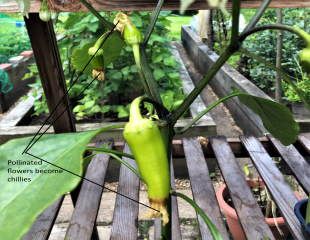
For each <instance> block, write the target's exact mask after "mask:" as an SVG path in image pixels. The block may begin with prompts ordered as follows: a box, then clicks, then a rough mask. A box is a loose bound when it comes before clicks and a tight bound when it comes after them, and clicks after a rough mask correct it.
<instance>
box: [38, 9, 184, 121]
mask: <svg viewBox="0 0 310 240" xmlns="http://www.w3.org/2000/svg"><path fill="white" fill-rule="evenodd" d="M102 14H103V15H104V17H106V18H107V19H109V20H110V21H113V19H114V16H115V14H116V13H115V12H107V13H102ZM169 14H170V12H167V11H163V12H162V13H161V14H160V16H159V20H158V22H157V24H156V26H155V29H154V33H153V34H152V36H151V38H150V41H149V46H148V48H147V55H148V57H149V59H148V60H149V63H150V67H151V69H152V71H153V74H154V77H155V79H156V81H157V82H158V84H159V86H160V94H161V96H162V98H163V101H164V105H165V106H166V107H167V108H168V109H171V108H173V107H175V105H176V104H177V103H180V102H181V101H182V100H183V98H184V95H183V92H182V85H181V81H180V78H179V68H178V64H177V62H176V60H175V59H174V57H173V56H172V54H171V52H170V46H169V44H170V41H171V38H170V37H169V36H168V35H169V29H168V28H169V26H170V24H171V21H170V20H169V18H168V16H169ZM130 18H131V19H132V21H133V23H134V24H135V25H136V26H137V27H138V28H139V29H140V31H141V32H143V31H144V30H145V29H146V27H147V26H148V24H149V20H150V13H149V12H131V13H130ZM56 29H57V34H58V35H59V36H60V40H59V42H58V45H59V49H60V53H61V58H62V62H63V67H64V71H65V76H66V79H67V85H68V86H69V85H70V84H71V83H72V81H73V80H74V79H75V78H74V77H73V78H72V76H73V74H74V76H76V75H77V73H76V71H75V69H74V66H73V64H72V58H71V57H72V54H73V53H74V51H76V50H77V49H79V48H81V47H82V46H83V45H85V43H88V42H90V41H95V40H96V39H97V38H99V37H100V36H101V35H102V34H103V33H104V32H105V31H106V29H104V28H103V27H102V26H101V25H100V24H99V22H98V20H97V18H95V17H94V16H92V15H91V14H88V13H62V14H60V15H59V16H58V20H57V22H56ZM105 78H106V79H105V81H103V82H100V81H95V82H93V83H92V84H91V86H90V87H89V88H88V89H87V90H86V91H85V92H84V94H83V96H82V97H79V96H78V95H79V93H80V92H81V90H82V89H83V88H84V87H85V86H86V85H87V84H88V83H90V81H92V77H91V75H87V74H84V75H82V76H81V77H80V78H79V80H78V82H77V83H76V84H74V86H73V88H72V89H71V91H70V99H71V102H72V103H73V106H74V108H73V112H74V113H75V116H76V118H77V119H87V118H90V117H91V118H92V119H96V118H98V119H102V118H103V117H110V118H112V119H114V120H115V119H116V118H124V117H127V116H128V105H129V103H130V102H131V100H132V99H133V98H135V97H136V96H138V95H141V94H142V93H143V88H142V84H141V81H140V79H139V75H138V72H137V67H136V65H135V62H134V58H133V55H132V50H131V48H130V47H129V46H125V47H123V49H122V51H121V55H120V57H119V58H118V59H117V60H116V61H114V62H113V63H111V64H110V65H108V66H107V67H106V69H105ZM39 84H40V83H39V81H37V83H36V84H35V85H39ZM33 87H35V86H33ZM35 105H36V106H37V107H36V112H35V114H36V115H40V114H41V113H44V112H46V109H47V108H46V107H45V108H44V107H42V106H46V104H45V99H44V98H42V99H41V101H36V103H35Z"/></svg>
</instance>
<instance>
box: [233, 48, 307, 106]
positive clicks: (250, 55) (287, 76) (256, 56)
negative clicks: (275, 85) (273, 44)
mask: <svg viewBox="0 0 310 240" xmlns="http://www.w3.org/2000/svg"><path fill="white" fill-rule="evenodd" d="M239 52H240V53H243V54H245V55H247V56H249V57H251V58H253V59H255V60H256V61H258V62H260V63H262V64H264V65H265V66H267V67H269V68H271V69H272V70H274V71H276V72H277V73H279V74H281V75H282V77H283V80H284V81H285V82H287V83H288V84H289V85H291V86H292V88H293V89H294V91H295V92H296V93H297V95H298V96H299V98H300V99H301V100H302V101H303V102H304V104H305V105H306V107H307V108H308V109H309V110H310V102H309V101H308V100H307V99H306V98H305V97H304V94H303V92H302V91H301V90H300V89H299V88H298V87H297V86H296V84H295V83H294V82H293V80H294V79H293V78H292V77H291V76H289V75H288V74H287V73H286V72H284V71H283V70H282V69H281V68H277V67H276V66H274V65H273V64H272V63H270V62H268V61H266V60H265V59H263V58H262V57H260V56H258V55H256V54H254V53H251V52H249V51H248V50H246V49H244V48H240V49H239Z"/></svg>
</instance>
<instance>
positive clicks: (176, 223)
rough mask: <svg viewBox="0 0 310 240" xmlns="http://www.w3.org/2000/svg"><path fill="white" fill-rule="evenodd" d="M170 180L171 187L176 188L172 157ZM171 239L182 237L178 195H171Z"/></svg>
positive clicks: (177, 239)
mask: <svg viewBox="0 0 310 240" xmlns="http://www.w3.org/2000/svg"><path fill="white" fill-rule="evenodd" d="M170 181H171V189H173V190H175V182H174V167H173V164H172V159H171V160H170ZM171 212H172V216H171V235H172V236H171V239H172V240H179V239H182V237H181V228H180V219H179V209H178V200H177V197H176V196H171Z"/></svg>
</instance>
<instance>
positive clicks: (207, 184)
mask: <svg viewBox="0 0 310 240" xmlns="http://www.w3.org/2000/svg"><path fill="white" fill-rule="evenodd" d="M183 144H184V152H185V157H186V163H187V168H188V173H189V178H190V182H191V188H192V192H193V196H194V200H195V202H196V203H197V204H198V205H199V206H200V207H201V208H202V210H203V211H204V212H205V213H206V214H207V215H208V216H209V217H210V219H211V221H212V222H213V223H214V224H215V226H216V227H217V229H218V230H219V232H220V233H221V235H222V237H223V239H229V235H228V233H227V230H226V227H225V225H224V222H223V219H222V215H221V213H220V209H219V206H218V203H217V200H216V197H215V192H214V188H213V185H212V182H211V179H210V177H209V169H208V166H207V164H206V161H205V158H204V155H203V152H202V149H201V146H200V143H199V142H198V140H197V139H194V138H190V139H183ZM198 221H199V229H200V233H201V238H202V239H206V240H207V239H212V235H211V233H210V231H209V229H208V227H207V225H206V224H205V222H204V221H203V220H202V218H201V217H200V216H198Z"/></svg>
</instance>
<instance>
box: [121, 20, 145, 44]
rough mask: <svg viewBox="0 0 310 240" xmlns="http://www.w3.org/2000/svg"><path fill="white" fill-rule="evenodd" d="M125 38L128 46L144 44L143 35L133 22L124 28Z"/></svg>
mask: <svg viewBox="0 0 310 240" xmlns="http://www.w3.org/2000/svg"><path fill="white" fill-rule="evenodd" d="M123 37H124V40H125V42H126V43H127V44H128V45H131V46H132V45H138V44H140V43H141V42H142V34H141V32H140V31H139V30H138V29H137V28H136V26H135V25H133V24H132V23H131V22H128V23H127V24H125V26H124V31H123Z"/></svg>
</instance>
